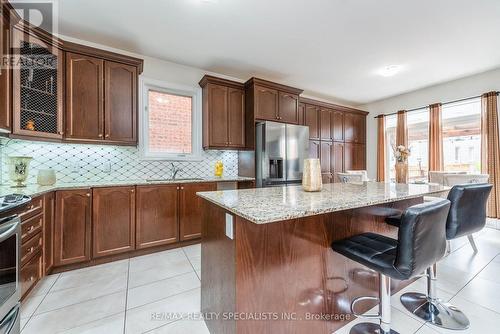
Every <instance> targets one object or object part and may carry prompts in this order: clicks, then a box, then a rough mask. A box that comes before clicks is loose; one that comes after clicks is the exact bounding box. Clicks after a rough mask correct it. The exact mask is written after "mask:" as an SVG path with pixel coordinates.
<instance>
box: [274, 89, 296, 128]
mask: <svg viewBox="0 0 500 334" xmlns="http://www.w3.org/2000/svg"><path fill="white" fill-rule="evenodd" d="M278 95H279V102H278V119H279V121H280V122H283V123H288V124H299V96H298V95H297V94H291V93H285V92H279V94H278Z"/></svg>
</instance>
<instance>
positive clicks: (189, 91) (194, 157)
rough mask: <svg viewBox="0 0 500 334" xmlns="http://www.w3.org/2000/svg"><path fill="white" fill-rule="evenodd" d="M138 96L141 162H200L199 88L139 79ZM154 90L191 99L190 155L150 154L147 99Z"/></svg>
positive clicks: (200, 112) (200, 117)
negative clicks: (139, 90)
mask: <svg viewBox="0 0 500 334" xmlns="http://www.w3.org/2000/svg"><path fill="white" fill-rule="evenodd" d="M139 82H140V87H141V92H140V94H139V105H140V106H141V107H140V114H139V150H140V157H141V160H169V161H201V160H202V157H201V152H202V142H201V141H202V138H201V132H202V124H201V122H202V111H201V109H202V104H201V98H202V95H201V88H199V87H192V86H185V85H179V84H174V83H169V82H164V81H159V80H154V79H149V78H141V79H140V81H139ZM150 90H154V91H156V92H162V93H166V94H174V95H183V96H189V97H191V98H192V100H191V107H192V114H191V122H192V123H191V146H192V147H191V153H167V152H151V151H150V150H149V110H148V109H149V106H148V102H149V98H148V92H149V91H150Z"/></svg>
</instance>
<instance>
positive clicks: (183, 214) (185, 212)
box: [179, 182, 217, 241]
mask: <svg viewBox="0 0 500 334" xmlns="http://www.w3.org/2000/svg"><path fill="white" fill-rule="evenodd" d="M214 190H217V184H216V183H215V182H207V183H189V184H183V185H181V189H180V193H179V194H180V196H179V197H180V203H179V208H180V210H179V226H180V240H181V241H184V240H191V239H197V238H200V237H201V203H202V199H201V197H198V196H196V193H197V192H201V191H214Z"/></svg>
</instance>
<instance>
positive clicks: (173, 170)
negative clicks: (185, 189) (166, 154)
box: [170, 162, 182, 180]
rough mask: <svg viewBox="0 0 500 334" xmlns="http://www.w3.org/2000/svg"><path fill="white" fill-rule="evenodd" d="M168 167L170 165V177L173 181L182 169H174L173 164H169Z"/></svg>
mask: <svg viewBox="0 0 500 334" xmlns="http://www.w3.org/2000/svg"><path fill="white" fill-rule="evenodd" d="M170 165H172V176H171V179H172V180H175V177H176V176H177V173H179V172H182V169H180V168H177V167H175V165H174V163H173V162H171V163H170Z"/></svg>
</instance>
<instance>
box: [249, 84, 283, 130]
mask: <svg viewBox="0 0 500 334" xmlns="http://www.w3.org/2000/svg"><path fill="white" fill-rule="evenodd" d="M254 97H255V118H256V119H259V120H263V121H277V120H279V116H278V105H279V92H278V90H276V89H271V88H267V87H262V86H257V85H255V87H254Z"/></svg>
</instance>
